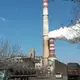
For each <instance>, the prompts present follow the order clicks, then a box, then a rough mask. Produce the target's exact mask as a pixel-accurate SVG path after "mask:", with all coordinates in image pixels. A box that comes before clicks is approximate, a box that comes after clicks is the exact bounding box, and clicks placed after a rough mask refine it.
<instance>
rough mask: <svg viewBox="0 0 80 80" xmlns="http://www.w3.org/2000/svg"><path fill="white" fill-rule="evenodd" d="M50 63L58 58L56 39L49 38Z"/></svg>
mask: <svg viewBox="0 0 80 80" xmlns="http://www.w3.org/2000/svg"><path fill="white" fill-rule="evenodd" d="M48 60H49V63H50V64H51V62H53V61H54V60H57V58H56V56H55V48H54V39H53V38H49V58H48Z"/></svg>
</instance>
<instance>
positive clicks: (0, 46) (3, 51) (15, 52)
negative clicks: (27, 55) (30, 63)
mask: <svg viewBox="0 0 80 80" xmlns="http://www.w3.org/2000/svg"><path fill="white" fill-rule="evenodd" d="M13 56H22V51H21V47H20V46H19V45H18V44H15V45H11V46H10V43H9V41H7V40H6V41H2V42H1V43H0V59H1V58H5V57H13Z"/></svg>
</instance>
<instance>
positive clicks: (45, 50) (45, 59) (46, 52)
mask: <svg viewBox="0 0 80 80" xmlns="http://www.w3.org/2000/svg"><path fill="white" fill-rule="evenodd" d="M48 30H49V24H48V0H43V65H44V67H46V66H47V65H48V57H49V49H48Z"/></svg>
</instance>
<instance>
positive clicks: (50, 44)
mask: <svg viewBox="0 0 80 80" xmlns="http://www.w3.org/2000/svg"><path fill="white" fill-rule="evenodd" d="M48 33H49V22H48V0H43V58H44V59H43V64H44V67H46V66H47V65H48V58H49V59H51V60H53V59H56V57H55V56H54V39H49V38H48Z"/></svg>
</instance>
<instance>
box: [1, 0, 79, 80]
mask: <svg viewBox="0 0 80 80" xmlns="http://www.w3.org/2000/svg"><path fill="white" fill-rule="evenodd" d="M42 16H43V35H42V38H43V45H42V47H43V55H42V56H36V54H35V49H34V48H32V49H31V50H30V53H29V55H28V56H16V57H9V58H5V59H4V60H0V79H1V80H80V65H79V64H78V63H69V64H65V63H62V62H60V61H59V60H58V59H57V57H56V55H55V44H54V42H55V40H54V39H53V38H49V37H48V33H49V21H48V0H43V15H42Z"/></svg>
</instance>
